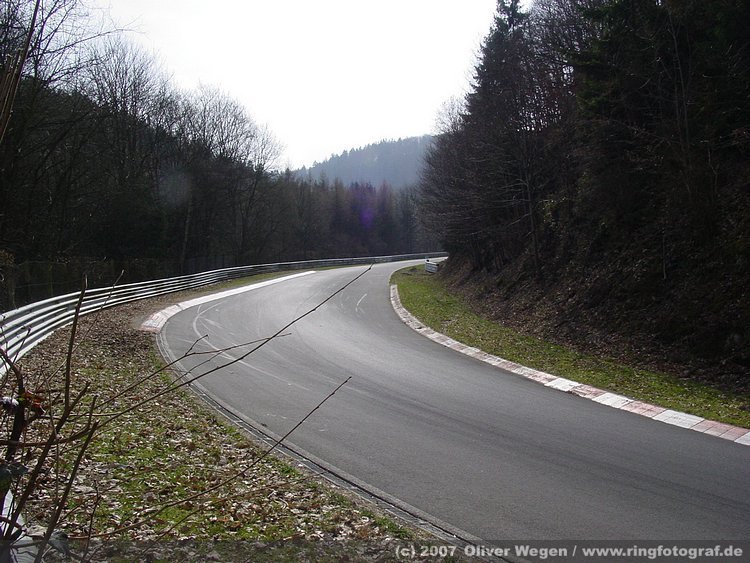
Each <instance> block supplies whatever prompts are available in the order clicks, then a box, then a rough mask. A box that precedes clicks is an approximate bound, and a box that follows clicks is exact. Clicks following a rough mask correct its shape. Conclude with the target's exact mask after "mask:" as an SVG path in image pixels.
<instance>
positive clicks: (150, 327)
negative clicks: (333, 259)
mask: <svg viewBox="0 0 750 563" xmlns="http://www.w3.org/2000/svg"><path fill="white" fill-rule="evenodd" d="M314 273H315V270H308V271H306V272H300V273H298V274H291V275H289V276H282V277H280V278H273V279H270V280H266V281H262V282H258V283H253V284H250V285H244V286H242V287H237V288H235V289H227V290H226V291H219V292H217V293H212V294H210V295H204V296H203V297H196V298H195V299H189V300H188V301H183V302H181V303H177V304H176V305H172V306H171V307H167V308H166V309H162V310H161V311H157V312H156V313H154V314H152V315H151V316H149V318H147V319H146V320H145V321H143V323H142V324H141V326H140V330H142V331H144V332H154V333H157V332H161V329H162V328H163V327H164V324H165V323H166V322H167V321H168V320H169V319H170V317H173V316H174V315H176V314H177V313H179V312H180V311H184V310H185V309H189V308H190V307H195V306H197V305H202V304H203V303H209V302H210V301H216V300H217V299H223V298H224V297H229V296H230V295H238V294H240V293H245V292H246V291H252V290H253V289H259V288H261V287H266V286H269V285H273V284H275V283H280V282H283V281H287V280H291V279H294V278H299V277H302V276H308V275H310V274H314Z"/></svg>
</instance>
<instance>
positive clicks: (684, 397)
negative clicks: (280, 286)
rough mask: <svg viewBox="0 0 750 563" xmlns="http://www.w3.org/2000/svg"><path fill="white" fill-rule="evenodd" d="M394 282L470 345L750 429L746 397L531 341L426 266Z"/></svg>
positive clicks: (434, 321)
mask: <svg viewBox="0 0 750 563" xmlns="http://www.w3.org/2000/svg"><path fill="white" fill-rule="evenodd" d="M391 282H392V283H395V284H397V285H398V290H399V295H400V297H401V303H402V304H403V306H404V307H405V308H406V309H408V310H409V311H410V312H411V313H412V314H413V315H414V316H416V317H417V318H418V319H419V320H420V321H421V322H423V323H424V324H426V325H427V326H429V327H430V328H432V329H433V330H436V331H438V332H441V333H443V334H445V335H447V336H450V337H451V338H453V339H454V340H458V341H459V342H462V343H464V344H466V345H468V346H473V347H476V348H479V349H481V350H484V351H485V352H487V353H489V354H493V355H495V356H500V357H501V358H505V359H506V360H510V361H512V362H516V363H519V364H523V365H525V366H528V367H531V368H534V369H537V370H540V371H544V372H547V373H551V374H553V375H557V376H560V377H565V378H568V379H572V380H574V381H578V382H580V383H585V384H588V385H593V386H594V387H598V388H600V389H606V390H608V391H611V392H613V393H619V394H622V395H625V396H627V397H630V398H632V399H638V400H640V401H645V402H647V403H652V404H655V405H659V406H662V407H665V408H669V409H674V410H677V411H681V412H686V413H690V414H694V415H696V416H701V417H704V418H707V419H710V420H717V421H720V422H725V423H727V424H734V425H737V426H742V427H744V428H750V412H748V410H747V409H748V407H749V406H750V396H748V395H746V394H732V393H729V392H726V391H722V390H719V389H716V388H714V387H711V386H708V385H705V384H702V383H699V382H695V381H691V380H688V379H681V378H678V377H675V376H672V375H669V374H666V373H659V372H654V371H648V370H645V369H639V368H633V367H630V366H626V365H623V364H621V363H618V362H615V361H612V360H610V359H607V358H600V357H595V356H590V355H586V354H581V353H579V352H577V351H575V350H572V349H570V348H565V347H563V346H559V345H557V344H554V343H551V342H548V341H544V340H541V339H539V338H535V337H531V336H526V335H524V334H521V333H519V332H517V331H515V330H513V329H510V328H507V327H504V326H502V325H500V324H498V323H497V322H495V321H492V320H489V319H487V318H483V317H482V316H480V315H477V314H476V313H474V312H472V311H471V309H470V307H469V306H468V304H467V303H466V302H465V301H463V300H462V299H461V298H460V297H459V296H457V295H455V294H454V293H451V292H450V291H449V290H448V289H447V288H446V287H445V286H444V285H443V284H442V283H441V280H440V278H439V277H438V276H435V275H432V274H426V273H424V270H423V268H422V267H411V268H404V269H402V270H399V271H398V272H396V273H395V274H394V275H393V278H392V280H391Z"/></svg>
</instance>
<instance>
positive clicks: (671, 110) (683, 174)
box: [420, 0, 750, 387]
mask: <svg viewBox="0 0 750 563" xmlns="http://www.w3.org/2000/svg"><path fill="white" fill-rule="evenodd" d="M749 26H750V3H749V2H745V1H742V2H740V1H734V0H717V1H715V2H702V1H697V0H686V1H680V2H656V1H654V0H537V1H536V2H534V4H533V7H532V8H531V10H530V11H529V12H524V11H522V10H521V9H520V7H519V3H518V2H517V1H515V0H513V1H500V2H498V12H497V16H496V19H495V22H494V26H493V28H492V30H491V32H490V33H489V35H488V36H487V38H486V40H485V42H484V45H483V48H482V53H481V59H480V61H479V63H478V65H477V67H476V72H475V81H474V87H473V89H472V91H471V92H470V93H469V94H468V96H467V97H466V99H465V105H464V107H463V108H461V110H460V111H457V112H456V114H455V115H454V116H452V119H451V120H449V123H448V125H447V126H446V127H445V130H444V131H442V133H441V134H440V135H439V136H438V137H437V138H436V140H435V142H434V144H433V147H432V148H431V149H430V151H429V152H428V155H427V157H426V167H425V169H424V172H423V175H422V179H421V184H420V203H421V209H422V212H423V213H424V215H425V218H426V221H427V223H428V224H429V225H431V227H432V229H433V230H434V232H436V233H439V236H440V239H441V242H442V244H443V246H444V247H445V249H446V250H447V251H449V252H450V254H451V257H450V263H449V267H448V273H449V275H450V277H451V280H452V281H453V282H454V283H455V284H456V286H457V287H460V288H462V290H463V291H465V292H466V293H467V295H470V296H471V297H472V299H474V300H475V302H477V304H480V305H481V307H482V309H483V310H485V311H486V310H490V311H493V312H494V314H495V315H496V316H497V318H500V319H502V320H503V322H506V323H510V324H517V325H520V326H523V327H524V328H525V329H527V330H530V331H532V332H538V333H543V334H545V335H546V336H550V337H552V338H555V339H558V340H565V341H569V342H573V343H575V344H576V345H578V346H581V347H583V348H586V349H592V348H594V349H603V350H605V351H606V352H607V353H613V354H616V355H617V354H625V355H629V356H630V357H631V358H636V359H637V360H643V361H644V362H648V363H649V364H650V365H657V366H663V367H665V368H670V369H672V371H675V370H676V371H678V372H679V373H680V374H684V375H686V376H692V377H703V378H712V379H714V380H720V381H721V382H723V383H726V384H729V385H740V386H745V387H747V386H750V375H749V373H750V293H749V291H748V288H749V287H750V284H749V283H748V282H749V281H750V158H749V157H750V128H749V127H750V46H749V42H750V35H748V33H747V29H748V28H749Z"/></svg>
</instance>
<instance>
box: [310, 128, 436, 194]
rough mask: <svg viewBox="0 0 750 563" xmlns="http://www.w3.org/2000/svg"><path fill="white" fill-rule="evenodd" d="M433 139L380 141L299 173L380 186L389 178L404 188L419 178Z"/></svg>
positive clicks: (347, 183) (397, 186)
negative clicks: (426, 152)
mask: <svg viewBox="0 0 750 563" xmlns="http://www.w3.org/2000/svg"><path fill="white" fill-rule="evenodd" d="M431 142H432V136H431V135H423V136H422V137H409V138H406V139H398V140H397V141H392V140H386V141H381V142H379V143H376V144H372V145H367V146H366V147H360V148H358V149H352V150H349V151H344V152H343V153H341V154H339V155H334V156H331V158H329V159H328V160H325V161H323V162H316V163H315V164H313V165H312V166H311V167H309V168H307V167H305V168H302V169H301V170H299V171H298V173H299V174H300V175H301V176H302V177H312V179H313V180H320V178H321V177H325V178H326V179H327V180H328V181H331V182H333V181H334V180H335V179H336V178H338V179H339V180H341V182H343V183H344V184H345V185H349V184H352V183H354V182H360V183H365V182H369V183H371V184H372V185H374V186H379V185H381V184H383V183H384V182H386V183H388V184H390V185H391V186H392V187H393V188H396V189H398V188H403V187H405V186H409V185H413V184H416V183H417V182H418V181H419V172H420V169H421V167H422V158H423V156H424V154H425V151H426V150H427V147H429V146H430V143H431Z"/></svg>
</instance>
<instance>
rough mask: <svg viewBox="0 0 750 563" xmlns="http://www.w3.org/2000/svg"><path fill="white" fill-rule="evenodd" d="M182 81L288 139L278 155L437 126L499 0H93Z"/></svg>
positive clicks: (462, 85) (313, 154) (317, 156)
mask: <svg viewBox="0 0 750 563" xmlns="http://www.w3.org/2000/svg"><path fill="white" fill-rule="evenodd" d="M93 1H94V2H95V4H94V5H98V6H99V7H100V8H102V9H103V11H104V14H105V17H109V18H111V19H112V20H113V22H114V23H115V24H116V25H117V26H118V27H126V28H128V29H130V30H133V31H132V33H130V35H131V36H132V37H133V38H134V40H136V41H137V42H139V43H140V44H142V45H143V46H144V47H146V48H147V49H148V50H149V51H152V52H153V53H154V54H155V55H156V57H157V58H158V59H159V60H160V61H161V62H162V64H163V66H164V69H165V70H166V71H167V73H168V74H171V75H172V78H173V80H174V83H175V84H176V85H177V86H178V87H181V88H185V89H192V88H195V87H196V86H198V84H199V83H203V84H206V85H211V86H216V87H218V88H220V89H221V90H222V91H224V92H226V93H227V94H228V95H230V96H231V97H232V98H234V99H236V100H238V101H239V102H240V103H242V104H243V105H244V106H245V108H246V109H247V110H248V112H249V114H250V115H251V116H252V117H253V119H254V120H255V121H256V122H258V123H259V124H266V125H268V127H269V128H270V130H271V132H272V133H273V134H274V136H275V137H276V138H277V139H278V140H279V142H280V143H281V144H282V145H283V146H284V149H285V150H284V156H283V157H282V159H281V162H278V163H277V164H278V165H279V166H286V165H289V166H290V167H292V168H297V167H301V166H303V165H307V166H309V165H311V164H312V163H313V162H314V161H322V160H325V159H326V158H328V157H329V156H331V155H332V154H338V153H340V152H342V151H344V150H348V149H352V148H357V147H360V146H364V145H367V144H369V143H375V142H378V141H380V140H383V139H398V138H399V137H401V138H403V137H410V136H416V135H423V134H426V133H432V132H434V126H435V119H436V116H437V114H438V112H439V110H440V108H441V106H442V105H443V104H444V103H445V102H446V101H447V100H448V99H449V98H451V97H453V96H459V97H460V96H462V95H463V94H464V93H466V91H468V89H469V87H470V83H471V79H472V75H473V69H474V65H475V64H476V57H477V54H478V52H479V48H480V46H481V44H482V40H483V39H484V37H485V36H486V35H487V33H488V32H489V30H490V27H491V25H492V20H493V16H494V13H495V7H496V0H211V1H206V0H93Z"/></svg>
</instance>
